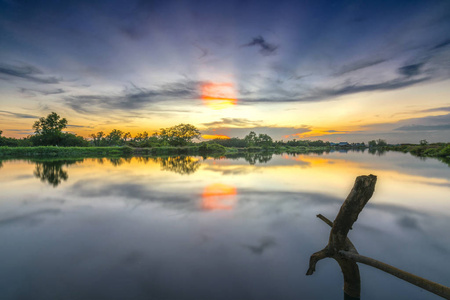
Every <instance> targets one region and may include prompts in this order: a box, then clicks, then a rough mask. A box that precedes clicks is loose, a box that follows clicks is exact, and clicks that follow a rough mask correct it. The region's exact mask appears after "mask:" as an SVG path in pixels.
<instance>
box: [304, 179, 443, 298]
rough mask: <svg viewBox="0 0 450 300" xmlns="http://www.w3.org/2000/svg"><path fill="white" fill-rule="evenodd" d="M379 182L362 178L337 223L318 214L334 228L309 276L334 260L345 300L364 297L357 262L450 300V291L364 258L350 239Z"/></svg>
mask: <svg viewBox="0 0 450 300" xmlns="http://www.w3.org/2000/svg"><path fill="white" fill-rule="evenodd" d="M376 181H377V177H376V176H374V175H368V176H358V177H357V178H356V180H355V184H354V186H353V188H352V190H351V192H350V194H349V195H348V196H347V199H345V201H344V203H343V204H342V206H341V209H340V210H339V213H338V215H337V216H336V219H335V220H334V222H331V221H330V220H329V219H327V218H326V217H324V216H323V215H320V214H319V215H317V217H318V218H319V219H321V220H322V221H324V222H325V223H326V224H328V225H329V226H330V227H331V231H330V237H329V239H328V245H326V246H325V248H323V249H322V250H320V251H318V252H316V253H314V254H313V255H311V257H310V260H309V268H308V271H307V272H306V275H312V274H313V273H314V272H315V270H316V264H317V262H319V261H320V260H322V259H324V258H327V257H330V258H333V259H334V260H336V261H337V263H338V264H339V266H340V267H341V271H342V273H343V276H344V299H359V298H360V294H361V280H360V274H359V268H358V265H357V264H356V263H357V262H359V263H363V264H366V265H369V266H372V267H375V268H377V269H380V270H382V271H384V272H387V273H389V274H392V275H394V276H396V277H398V278H400V279H403V280H405V281H408V282H410V283H412V284H414V285H416V286H419V287H421V288H423V289H425V290H427V291H429V292H431V293H434V294H436V295H438V296H441V297H444V298H446V299H450V288H448V287H446V286H443V285H441V284H438V283H435V282H432V281H429V280H427V279H424V278H421V277H419V276H416V275H413V274H411V273H408V272H405V271H402V270H400V269H397V268H395V267H392V266H390V265H388V264H385V263H383V262H380V261H377V260H374V259H372V258H369V257H365V256H362V255H360V254H359V253H358V251H357V250H356V248H355V246H354V245H353V243H352V242H351V241H350V240H349V238H348V237H347V234H348V232H349V231H350V229H352V226H353V224H354V223H355V222H356V220H357V219H358V216H359V213H360V212H361V211H362V209H363V208H364V206H365V205H366V203H367V202H368V201H369V199H370V198H371V197H372V195H373V192H374V191H375V184H376Z"/></svg>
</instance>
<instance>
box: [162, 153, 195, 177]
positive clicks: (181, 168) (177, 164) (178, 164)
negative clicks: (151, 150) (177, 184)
mask: <svg viewBox="0 0 450 300" xmlns="http://www.w3.org/2000/svg"><path fill="white" fill-rule="evenodd" d="M154 161H155V162H159V163H160V165H161V170H164V171H170V172H175V173H177V174H181V175H189V174H192V173H195V172H196V171H197V170H198V168H199V167H200V165H201V163H200V161H199V160H198V159H196V158H194V157H191V156H169V157H157V158H154Z"/></svg>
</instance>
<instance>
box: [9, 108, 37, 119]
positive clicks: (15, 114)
mask: <svg viewBox="0 0 450 300" xmlns="http://www.w3.org/2000/svg"><path fill="white" fill-rule="evenodd" d="M0 114H3V115H5V114H6V115H9V116H12V117H15V118H21V119H37V118H39V117H38V116H35V115H29V114H22V113H15V112H11V111H7V110H0Z"/></svg>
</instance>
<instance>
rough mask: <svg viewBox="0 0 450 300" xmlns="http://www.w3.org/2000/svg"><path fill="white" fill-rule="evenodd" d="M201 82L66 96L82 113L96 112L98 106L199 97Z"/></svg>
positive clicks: (127, 107)
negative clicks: (117, 92)
mask: <svg viewBox="0 0 450 300" xmlns="http://www.w3.org/2000/svg"><path fill="white" fill-rule="evenodd" d="M199 85H200V82H198V81H192V80H185V81H178V82H173V83H170V84H165V85H162V86H160V87H159V88H156V89H146V88H140V87H137V86H135V85H133V86H132V87H131V88H126V89H124V90H123V91H122V92H121V93H119V94H112V95H80V96H70V97H65V98H64V100H65V103H66V105H67V106H69V107H71V108H72V109H73V110H75V111H77V112H81V113H86V112H95V110H96V108H103V109H118V110H119V109H120V110H134V109H140V108H143V107H145V106H147V105H150V104H153V103H158V102H162V101H170V100H186V99H198V98H199V97H200V95H199V89H198V86H199Z"/></svg>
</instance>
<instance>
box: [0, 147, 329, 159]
mask: <svg viewBox="0 0 450 300" xmlns="http://www.w3.org/2000/svg"><path fill="white" fill-rule="evenodd" d="M330 150H331V148H330V147H247V148H234V147H224V146H221V145H218V144H201V145H199V146H197V145H195V146H185V147H170V146H167V147H149V148H133V147H129V146H123V147H56V146H38V147H7V146H4V147H0V158H9V157H86V158H88V157H111V156H116V157H120V156H132V155H138V156H140V155H172V154H176V155H183V154H184V155H200V156H202V155H216V156H217V155H234V154H238V153H278V154H280V153H288V154H290V153H298V154H300V153H309V152H326V151H330Z"/></svg>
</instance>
